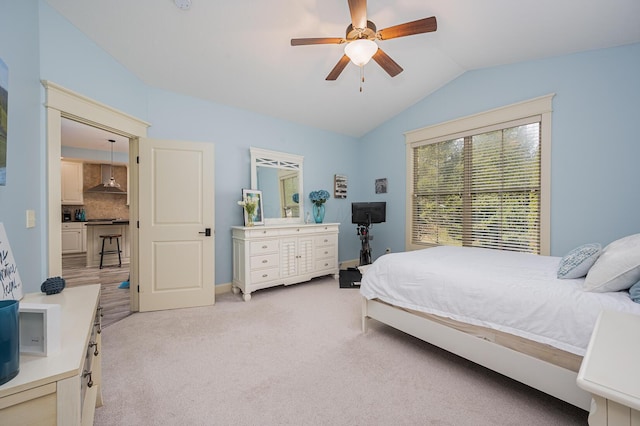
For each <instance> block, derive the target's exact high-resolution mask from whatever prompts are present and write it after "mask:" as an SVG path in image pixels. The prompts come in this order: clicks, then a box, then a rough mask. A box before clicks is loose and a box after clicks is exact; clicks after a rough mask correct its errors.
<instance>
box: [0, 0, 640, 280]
mask: <svg viewBox="0 0 640 426" xmlns="http://www.w3.org/2000/svg"><path fill="white" fill-rule="evenodd" d="M0 57H2V59H3V60H4V61H5V62H6V63H7V65H8V66H9V90H10V93H9V108H10V110H9V137H8V145H9V147H8V170H7V186H4V187H0V221H2V222H3V223H4V224H5V228H6V229H7V233H8V235H9V238H10V241H11V245H12V248H13V252H14V256H15V258H16V261H17V263H18V267H19V268H20V272H21V275H22V278H23V281H24V282H25V290H26V291H37V290H38V289H39V286H40V283H41V282H42V280H43V279H44V278H46V274H47V265H46V250H47V236H46V235H47V230H46V224H45V223H44V221H45V219H46V210H45V209H46V202H45V201H46V197H47V186H46V173H45V170H46V161H45V158H46V140H45V135H44V133H45V132H44V108H43V106H42V102H43V93H44V91H43V89H42V87H41V85H40V79H46V80H50V81H53V82H55V83H57V84H60V85H62V86H64V87H67V88H69V89H71V90H74V91H76V92H78V93H80V94H83V95H85V96H88V97H90V98H93V99H96V100H98V101H100V102H103V103H105V104H107V105H110V106H112V107H114V108H117V109H120V110H122V111H124V112H126V113H129V114H131V115H133V116H136V117H138V118H140V119H142V120H145V121H148V122H150V123H151V124H152V126H151V127H150V129H149V136H151V137H154V138H162V139H183V140H195V141H203V142H211V143H214V144H215V145H216V154H215V155H216V171H215V179H216V182H215V184H216V213H215V214H216V231H217V234H216V259H215V262H216V283H217V284H221V283H227V282H229V281H230V280H231V238H230V231H229V228H230V227H231V226H233V225H240V224H241V223H242V211H241V210H240V208H239V207H238V206H237V204H236V202H237V201H238V200H239V198H240V195H239V194H240V189H241V188H247V187H249V184H250V173H249V147H250V146H256V147H260V148H267V149H273V150H277V151H284V152H291V153H295V154H299V155H302V156H304V158H305V162H304V179H305V182H304V188H305V189H304V196H305V197H307V196H308V193H309V192H310V191H312V190H317V189H326V190H328V191H329V192H331V193H333V191H332V186H333V176H334V174H336V173H338V174H344V175H347V177H348V182H349V189H348V194H349V196H348V198H347V199H345V200H336V199H334V198H331V199H330V200H329V201H328V202H327V214H326V218H325V220H326V221H327V222H341V223H342V224H343V225H342V226H341V228H340V232H341V233H340V253H339V257H340V259H341V260H347V259H354V258H357V257H358V251H359V243H358V240H357V237H356V235H355V227H354V226H353V225H351V223H350V205H351V202H352V201H387V202H388V205H387V219H388V221H387V223H385V224H379V225H375V226H374V228H373V230H372V231H373V234H374V235H375V239H374V241H373V248H374V257H377V256H379V255H380V254H381V253H383V252H384V248H386V247H390V248H391V249H392V250H393V251H400V250H402V249H403V248H404V231H405V227H404V217H405V209H404V205H405V146H404V137H403V132H405V131H408V130H413V129H416V128H420V127H424V126H427V125H430V124H434V123H438V122H441V121H444V120H449V119H453V118H457V117H461V116H465V115H468V114H473V113H476V112H479V111H484V110H487V109H490V108H495V107H499V106H503V105H507V104H510V103H513V102H518V101H522V100H525V99H529V98H532V97H536V96H540V95H545V94H548V93H551V92H555V93H556V97H555V99H554V114H553V129H552V131H553V152H552V155H553V163H552V173H553V176H552V180H553V182H552V252H553V254H563V253H564V252H566V251H567V250H569V249H570V248H572V247H574V246H575V245H577V244H579V243H582V242H588V241H599V242H601V243H603V244H606V243H607V242H609V241H611V240H613V239H614V238H617V237H620V236H623V235H626V234H630V233H635V232H639V229H638V228H639V226H638V225H639V224H638V219H636V217H637V213H636V212H637V211H638V210H639V204H640V200H639V198H640V195H639V194H638V191H637V190H636V188H635V184H636V182H638V178H639V176H638V175H639V173H640V172H639V171H638V170H639V168H638V167H637V162H638V161H637V160H638V158H640V157H639V155H638V154H639V152H638V151H640V144H638V143H637V142H636V140H637V131H636V128H635V126H634V124H635V122H636V121H637V118H638V117H640V109H639V108H640V106H639V104H638V102H637V99H640V80H639V79H638V77H637V76H638V75H640V45H632V46H625V47H620V48H614V49H606V50H600V51H594V52H587V53H581V54H575V55H569V56H565V57H559V58H553V59H547V60H541V61H535V62H528V63H522V64H516V65H509V66H502V67H496V68H491V69H485V70H478V71H474V72H469V73H466V74H464V75H462V76H460V77H459V78H457V79H456V80H454V81H452V82H451V83H450V84H448V85H447V86H445V87H443V88H442V89H440V90H438V91H437V92H435V93H433V94H432V95H430V96H429V97H427V98H425V99H424V100H423V101H421V102H419V103H418V104H416V105H415V106H413V107H412V108H409V109H408V110H406V111H405V112H403V113H402V114H400V115H398V116H397V117H395V118H393V119H391V120H389V121H388V122H387V123H385V124H383V125H382V126H380V127H379V128H378V129H376V130H375V131H373V132H371V133H370V134H368V135H366V136H365V137H363V138H362V139H361V140H356V139H354V138H351V137H347V136H343V135H338V134H335V133H331V132H326V131H322V130H317V129H313V128H309V127H305V126H301V125H297V124H294V123H290V122H287V121H284V120H278V119H273V118H270V117H267V116H263V115H259V114H255V113H252V112H249V111H243V110H238V109H234V108H230V107H227V106H223V105H219V104H215V103H212V102H207V101H203V100H200V99H195V98H192V97H187V96H181V95H178V94H175V93H170V92H167V91H163V90H159V89H155V88H150V87H148V86H146V85H145V84H143V83H142V82H141V81H140V80H139V79H138V78H136V77H135V76H134V75H132V74H131V73H129V72H128V71H127V70H126V69H124V68H123V67H122V66H121V65H120V64H119V63H118V62H116V61H114V60H113V59H112V58H111V57H110V56H109V55H108V54H106V53H105V52H104V51H103V50H101V49H100V48H98V47H97V46H96V45H95V44H94V43H93V42H91V41H90V40H89V39H88V38H87V37H85V36H84V35H83V34H82V33H80V32H79V31H77V30H76V29H75V28H74V27H73V26H72V25H70V24H69V23H68V22H67V21H66V20H65V19H64V18H62V17H61V16H60V15H58V14H57V13H56V12H55V11H53V10H52V9H51V8H50V7H49V6H48V5H47V4H46V3H45V2H44V1H42V0H22V1H18V2H2V3H1V4H0ZM241 95H242V94H239V96H241ZM376 178H387V179H388V193H387V194H375V192H374V181H375V179H376ZM305 202H307V204H308V199H306V198H305ZM27 209H34V210H36V216H37V219H38V220H37V226H36V227H35V228H33V229H26V228H25V210H27Z"/></svg>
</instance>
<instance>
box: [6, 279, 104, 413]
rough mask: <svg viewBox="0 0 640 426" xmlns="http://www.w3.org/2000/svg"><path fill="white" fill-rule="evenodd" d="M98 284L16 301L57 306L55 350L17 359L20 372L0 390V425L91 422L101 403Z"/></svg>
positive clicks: (33, 294) (40, 294) (35, 295)
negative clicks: (58, 322) (58, 310)
mask: <svg viewBox="0 0 640 426" xmlns="http://www.w3.org/2000/svg"><path fill="white" fill-rule="evenodd" d="M99 300H100V285H99V284H94V285H83V286H78V287H71V288H65V289H64V290H63V291H62V292H61V293H58V294H54V295H51V296H46V295H45V294H44V293H30V294H26V295H25V296H24V298H23V299H22V300H21V301H20V303H21V304H22V303H38V304H40V303H42V304H48V303H51V304H58V305H60V313H61V314H60V336H61V337H60V339H61V342H60V350H59V352H57V353H54V354H51V355H48V356H37V355H25V354H22V355H20V372H19V373H18V375H17V376H16V377H15V378H13V379H11V380H9V381H8V382H7V383H5V384H3V385H1V386H0V424H2V425H63V426H81V425H82V426H85V425H87V426H88V425H92V424H93V417H94V412H95V408H96V407H98V406H101V405H102V391H101V387H102V368H101V362H102V361H101V358H102V354H101V351H102V342H101V337H100V332H101V329H102V328H101V327H102V326H101V324H100V315H101V309H102V308H100V307H99V306H98V302H99Z"/></svg>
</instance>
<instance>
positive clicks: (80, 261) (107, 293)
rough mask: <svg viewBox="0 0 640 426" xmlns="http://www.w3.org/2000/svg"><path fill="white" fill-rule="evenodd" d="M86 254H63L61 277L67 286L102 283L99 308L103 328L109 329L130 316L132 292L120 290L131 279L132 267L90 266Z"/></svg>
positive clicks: (124, 289) (126, 265)
mask: <svg viewBox="0 0 640 426" xmlns="http://www.w3.org/2000/svg"><path fill="white" fill-rule="evenodd" d="M86 265H87V262H86V254H85V253H77V254H76V253H74V254H63V255H62V278H64V280H65V286H66V287H74V286H79V285H86V284H100V285H101V293H100V305H101V306H102V314H103V317H102V326H103V327H107V326H109V325H111V324H113V323H114V322H117V321H120V320H121V319H123V318H125V317H127V316H129V315H130V314H131V310H130V304H129V289H128V288H118V287H119V285H120V284H121V283H122V282H123V281H127V280H128V279H129V265H128V264H123V265H122V267H121V268H119V267H118V266H106V267H104V268H102V269H99V268H98V267H97V266H94V267H87V266H86Z"/></svg>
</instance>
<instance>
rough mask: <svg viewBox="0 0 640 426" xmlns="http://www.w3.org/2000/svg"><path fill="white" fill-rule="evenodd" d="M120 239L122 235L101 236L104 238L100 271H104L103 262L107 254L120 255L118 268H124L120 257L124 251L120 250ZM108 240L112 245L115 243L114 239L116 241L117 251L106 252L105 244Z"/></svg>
mask: <svg viewBox="0 0 640 426" xmlns="http://www.w3.org/2000/svg"><path fill="white" fill-rule="evenodd" d="M120 237H122V234H106V235H100V238H102V250H100V269H102V261H103V260H104V255H105V254H115V253H118V267H120V268H121V267H122V257H121V256H120V253H122V250H120ZM107 238H108V239H109V244H111V243H112V242H113V239H114V238H115V239H116V245H117V247H118V248H117V250H105V249H104V242H105V241H106V240H107Z"/></svg>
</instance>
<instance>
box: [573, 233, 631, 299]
mask: <svg viewBox="0 0 640 426" xmlns="http://www.w3.org/2000/svg"><path fill="white" fill-rule="evenodd" d="M638 280H640V234H634V235H629V236H628V237H624V238H620V239H619V240H616V241H614V242H612V243H611V244H609V245H608V246H606V247H605V248H604V250H602V254H601V255H600V257H599V258H598V260H596V263H595V264H594V265H593V266H592V267H591V269H589V272H588V273H587V278H586V279H585V280H584V289H585V290H586V291H593V292H596V293H605V292H608V291H620V290H627V289H628V288H630V287H631V286H632V285H633V284H635V283H636V282H637V281H638Z"/></svg>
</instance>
